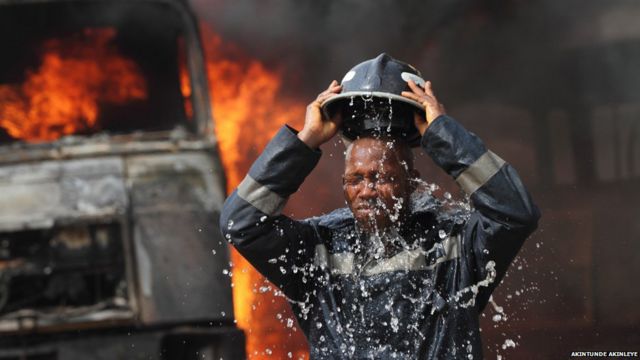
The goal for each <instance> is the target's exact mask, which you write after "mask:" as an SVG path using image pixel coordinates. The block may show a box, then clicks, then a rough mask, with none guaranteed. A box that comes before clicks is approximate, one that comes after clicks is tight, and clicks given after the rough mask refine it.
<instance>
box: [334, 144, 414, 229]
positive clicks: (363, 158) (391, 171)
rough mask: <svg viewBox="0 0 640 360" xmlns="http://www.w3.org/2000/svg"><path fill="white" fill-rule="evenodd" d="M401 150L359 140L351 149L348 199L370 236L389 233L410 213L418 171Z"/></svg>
mask: <svg viewBox="0 0 640 360" xmlns="http://www.w3.org/2000/svg"><path fill="white" fill-rule="evenodd" d="M398 150H399V149H397V148H396V146H395V145H394V144H393V143H392V142H390V141H388V140H381V139H375V138H361V139H358V140H356V141H354V143H353V144H352V145H351V147H350V148H349V149H348V153H347V157H346V162H345V171H344V177H343V188H344V196H345V199H346V200H347V204H348V205H349V208H350V209H351V211H352V212H353V215H354V217H355V219H356V221H357V222H358V224H359V225H360V227H361V228H362V229H363V230H364V231H365V232H367V233H372V232H375V231H385V230H387V229H388V228H389V227H390V226H392V225H393V223H395V222H397V221H399V220H402V219H403V217H404V214H405V213H406V211H407V207H408V202H409V196H410V195H411V191H412V186H411V183H410V173H413V172H414V171H413V170H410V169H409V168H408V166H409V165H408V159H404V158H403V156H402V155H401V154H402V152H401V151H398Z"/></svg>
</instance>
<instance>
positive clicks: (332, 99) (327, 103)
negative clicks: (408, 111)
mask: <svg viewBox="0 0 640 360" xmlns="http://www.w3.org/2000/svg"><path fill="white" fill-rule="evenodd" d="M355 96H361V97H365V98H368V97H376V98H381V99H391V100H396V101H401V102H404V103H407V104H409V105H413V106H414V107H415V108H416V110H419V111H424V110H425V109H424V106H423V105H422V104H420V103H419V102H417V101H415V100H411V99H409V98H407V97H404V96H401V95H396V94H392V93H387V92H380V91H348V92H344V93H340V94H338V95H336V96H332V97H330V98H329V99H327V100H325V101H324V102H323V103H322V105H321V106H322V109H323V110H325V111H326V108H327V107H328V106H330V105H331V104H333V103H335V102H338V101H341V100H345V99H351V98H352V97H355Z"/></svg>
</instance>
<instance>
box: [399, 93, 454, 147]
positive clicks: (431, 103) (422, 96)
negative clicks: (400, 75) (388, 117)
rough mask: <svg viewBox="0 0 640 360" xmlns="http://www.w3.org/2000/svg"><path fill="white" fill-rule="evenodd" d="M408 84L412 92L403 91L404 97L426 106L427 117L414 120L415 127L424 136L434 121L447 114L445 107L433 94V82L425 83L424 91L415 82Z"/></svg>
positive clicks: (418, 117) (417, 117)
mask: <svg viewBox="0 0 640 360" xmlns="http://www.w3.org/2000/svg"><path fill="white" fill-rule="evenodd" d="M408 83H409V88H411V91H403V92H402V96H404V97H406V98H409V99H411V100H414V101H417V102H419V103H420V104H422V106H424V110H425V117H422V116H416V117H415V118H414V121H415V125H416V127H417V128H418V131H420V135H423V134H424V132H425V131H427V127H429V124H431V122H433V120H435V119H437V118H438V116H440V115H444V114H446V112H445V109H444V105H442V104H441V103H439V102H438V99H437V98H436V95H435V94H434V93H433V89H431V81H427V82H426V83H425V85H424V90H423V89H422V88H421V87H420V86H418V85H416V83H415V82H413V80H409V81H408Z"/></svg>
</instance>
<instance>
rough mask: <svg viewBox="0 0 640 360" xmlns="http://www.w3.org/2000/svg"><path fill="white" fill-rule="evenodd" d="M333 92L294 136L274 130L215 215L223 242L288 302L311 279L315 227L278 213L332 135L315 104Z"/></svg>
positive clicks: (311, 109)
mask: <svg viewBox="0 0 640 360" xmlns="http://www.w3.org/2000/svg"><path fill="white" fill-rule="evenodd" d="M339 91H340V86H339V85H337V83H336V82H335V81H334V82H332V83H331V84H330V85H329V87H328V88H327V89H326V90H325V91H324V92H322V93H321V94H320V95H318V98H317V99H316V100H315V101H314V102H312V103H311V104H309V106H308V107H307V114H306V118H305V126H304V128H303V129H302V131H300V133H296V131H295V130H293V129H291V128H289V127H283V128H282V129H280V131H279V132H278V133H277V134H276V136H275V137H274V138H273V139H272V140H271V142H269V144H268V145H267V147H266V148H265V149H264V151H263V152H262V154H261V155H260V157H259V158H258V159H257V160H256V161H255V163H254V164H253V165H252V166H251V169H250V170H249V173H248V174H247V176H246V177H245V178H244V180H243V181H242V182H241V183H240V185H238V188H237V189H236V190H235V191H234V192H233V193H232V194H231V196H229V198H228V199H227V201H225V204H224V207H223V209H222V214H221V216H220V229H222V232H223V235H224V236H225V238H227V240H228V241H230V242H231V243H232V244H233V245H234V246H235V247H236V249H237V250H238V251H239V252H240V254H242V256H244V257H245V258H246V259H247V260H248V261H249V262H250V263H251V264H252V265H253V266H254V267H255V268H256V269H257V270H258V271H260V273H262V275H264V276H265V277H266V278H267V279H269V280H270V281H271V282H272V283H274V284H275V285H276V286H278V287H279V288H280V289H281V290H282V291H283V292H284V293H285V294H286V295H287V296H288V297H289V298H290V299H294V300H299V301H300V300H304V298H303V297H304V289H302V288H301V287H302V285H303V284H305V283H307V280H309V281H310V280H311V279H309V278H308V277H309V274H308V273H307V268H308V265H309V264H310V262H311V259H312V258H313V256H314V251H315V245H316V243H317V241H318V240H319V239H318V234H317V233H316V231H317V230H316V229H315V227H313V226H312V225H310V224H308V223H306V222H301V221H294V220H292V219H290V218H287V217H286V216H283V215H281V211H282V208H283V207H284V205H285V203H286V201H287V198H288V197H289V196H290V195H291V194H293V193H294V192H296V191H297V190H298V188H299V187H300V185H301V184H302V182H303V181H304V179H305V178H306V177H307V175H309V173H310V172H311V170H313V168H314V167H315V166H316V164H317V163H318V160H319V159H320V154H321V153H320V151H319V150H317V147H318V146H319V145H321V144H322V143H324V142H326V141H328V140H329V139H330V138H331V137H333V136H334V135H335V133H336V132H337V129H338V127H339V119H323V118H322V113H321V111H320V104H321V103H322V101H324V100H326V99H328V98H330V97H331V96H333V95H335V94H336V93H337V92H339ZM305 277H307V278H305Z"/></svg>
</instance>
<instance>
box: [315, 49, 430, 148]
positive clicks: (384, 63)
mask: <svg viewBox="0 0 640 360" xmlns="http://www.w3.org/2000/svg"><path fill="white" fill-rule="evenodd" d="M409 80H413V81H414V82H415V83H416V84H418V86H421V87H424V83H425V82H424V79H423V78H422V74H420V72H419V71H418V70H417V69H416V68H414V67H413V66H411V65H409V64H407V63H404V62H402V61H398V60H396V59H394V58H392V57H391V56H389V55H387V54H380V55H378V57H376V58H375V59H371V60H367V61H364V62H362V63H360V64H358V65H356V66H355V67H353V68H352V69H351V70H349V72H347V74H346V75H345V76H344V78H343V79H342V82H341V84H342V91H341V92H340V94H338V95H337V96H334V97H332V98H331V99H329V100H327V101H325V102H324V103H323V104H322V107H323V110H324V112H325V114H326V115H327V116H328V117H332V116H334V115H335V114H336V113H337V112H341V113H342V117H343V123H342V129H341V131H342V135H343V136H344V137H346V138H347V139H349V140H354V139H355V138H357V137H359V136H362V135H374V136H376V135H378V136H382V135H390V136H395V137H399V138H401V139H404V140H405V141H407V142H408V143H409V144H410V145H411V146H418V145H419V144H420V133H419V132H418V129H417V128H416V127H415V125H414V114H415V113H416V112H417V113H418V114H420V115H422V116H424V106H423V105H422V104H420V103H418V102H416V101H413V100H411V99H408V98H406V97H404V96H402V95H401V94H402V92H403V91H411V89H410V88H409V84H408V83H407V82H408V81H409Z"/></svg>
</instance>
